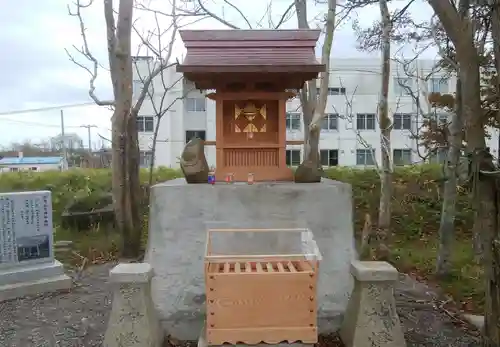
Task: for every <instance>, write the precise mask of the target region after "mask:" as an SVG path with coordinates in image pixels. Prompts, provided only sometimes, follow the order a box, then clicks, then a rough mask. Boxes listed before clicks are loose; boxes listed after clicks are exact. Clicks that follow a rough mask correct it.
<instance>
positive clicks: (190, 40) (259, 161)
mask: <svg viewBox="0 0 500 347" xmlns="http://www.w3.org/2000/svg"><path fill="white" fill-rule="evenodd" d="M180 35H181V38H182V40H183V41H184V44H185V46H186V49H187V54H186V58H185V60H184V62H183V63H182V64H180V65H178V67H177V71H179V72H182V73H183V74H184V77H185V78H186V79H188V80H190V81H192V82H193V83H194V84H195V86H196V88H198V89H202V90H215V92H214V93H211V94H208V97H209V98H210V99H212V100H215V101H216V141H215V146H216V179H217V180H223V179H224V178H225V176H226V175H227V174H230V173H231V174H233V175H234V176H233V177H234V180H235V181H246V180H247V178H248V174H249V173H252V174H253V175H254V180H255V181H290V180H293V173H292V171H291V169H290V168H288V167H287V166H286V144H287V143H286V101H287V100H288V99H290V98H293V97H295V96H296V93H295V92H294V91H293V90H298V89H300V88H302V86H303V85H304V83H305V82H306V81H308V80H311V79H314V78H316V77H317V75H318V73H319V72H322V71H324V70H325V66H324V65H322V64H320V63H318V61H317V59H316V56H315V47H316V42H317V40H318V38H319V35H320V31H319V30H181V31H180ZM291 90H292V91H291Z"/></svg>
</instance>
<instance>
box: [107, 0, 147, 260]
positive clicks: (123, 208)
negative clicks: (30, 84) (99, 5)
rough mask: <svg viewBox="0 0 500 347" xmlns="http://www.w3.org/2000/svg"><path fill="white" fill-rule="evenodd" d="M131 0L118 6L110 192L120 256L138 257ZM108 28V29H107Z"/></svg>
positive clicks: (137, 150)
mask: <svg viewBox="0 0 500 347" xmlns="http://www.w3.org/2000/svg"><path fill="white" fill-rule="evenodd" d="M132 13H133V0H121V1H120V4H119V12H118V20H117V31H116V47H115V48H114V51H111V52H110V54H113V59H112V60H113V66H114V67H115V70H113V71H112V80H113V83H115V81H116V84H114V86H115V91H114V92H115V101H116V106H115V111H114V113H113V118H112V132H113V135H112V150H113V159H112V192H113V202H114V206H115V214H116V222H117V223H116V224H117V228H118V230H119V232H120V233H121V235H122V241H123V246H122V257H124V258H137V257H138V256H139V254H140V247H141V244H140V240H141V231H142V225H141V218H140V200H139V199H140V198H141V191H140V182H139V147H138V133H137V122H136V114H135V113H133V112H131V111H132V106H133V105H132V58H131V34H132ZM108 29H109V28H108Z"/></svg>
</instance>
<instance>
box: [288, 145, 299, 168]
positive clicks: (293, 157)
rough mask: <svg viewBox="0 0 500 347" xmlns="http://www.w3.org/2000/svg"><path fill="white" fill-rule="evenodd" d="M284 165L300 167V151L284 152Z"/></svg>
mask: <svg viewBox="0 0 500 347" xmlns="http://www.w3.org/2000/svg"><path fill="white" fill-rule="evenodd" d="M286 165H288V166H299V165H300V149H287V150H286Z"/></svg>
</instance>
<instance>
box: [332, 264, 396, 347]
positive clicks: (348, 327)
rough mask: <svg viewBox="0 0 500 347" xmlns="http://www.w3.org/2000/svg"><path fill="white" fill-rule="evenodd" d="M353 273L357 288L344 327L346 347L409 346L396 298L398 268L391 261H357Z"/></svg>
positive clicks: (346, 314)
mask: <svg viewBox="0 0 500 347" xmlns="http://www.w3.org/2000/svg"><path fill="white" fill-rule="evenodd" d="M351 274H352V276H353V277H354V290H353V292H352V295H351V298H350V299H349V304H348V305H347V310H346V313H345V315H344V321H343V322H342V327H341V329H340V337H341V338H342V341H343V342H344V344H345V346H346V347H365V346H371V347H405V346H406V342H405V339H404V335H403V330H402V328H401V323H400V321H399V317H398V314H397V312H396V300H395V298H394V285H395V283H396V281H397V279H398V271H397V270H396V269H395V268H394V267H393V266H392V265H391V264H389V263H387V262H383V261H358V260H355V261H353V262H352V264H351Z"/></svg>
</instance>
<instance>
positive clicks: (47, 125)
mask: <svg viewBox="0 0 500 347" xmlns="http://www.w3.org/2000/svg"><path fill="white" fill-rule="evenodd" d="M0 121H3V122H8V123H16V124H23V125H28V126H36V127H45V128H60V127H61V126H60V125H58V124H47V123H37V122H28V121H22V120H17V119H10V118H0ZM66 128H79V126H76V125H70V126H67V127H66Z"/></svg>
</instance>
